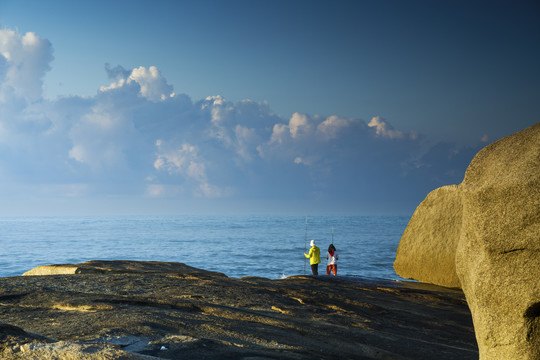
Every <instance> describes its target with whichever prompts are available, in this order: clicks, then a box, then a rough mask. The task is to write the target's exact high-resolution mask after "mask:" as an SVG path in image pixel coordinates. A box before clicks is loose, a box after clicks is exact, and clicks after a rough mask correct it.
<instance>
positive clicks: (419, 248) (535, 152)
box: [394, 123, 540, 359]
mask: <svg viewBox="0 0 540 360" xmlns="http://www.w3.org/2000/svg"><path fill="white" fill-rule="evenodd" d="M456 240H457V241H456ZM452 259H454V261H455V267H453V266H452V264H451V263H452ZM422 264H424V265H423V266H422ZM394 268H395V269H396V272H397V273H398V274H399V275H401V276H403V277H406V278H413V279H416V280H419V281H425V282H429V283H434V284H439V285H443V286H461V288H462V289H463V291H464V293H465V295H466V298H467V302H468V304H469V307H470V309H471V312H472V314H473V319H474V325H475V331H476V337H477V340H478V345H479V348H480V358H481V359H540V123H538V124H536V125H533V126H531V127H530V128H528V129H525V130H523V131H521V132H519V133H516V134H514V135H511V136H509V137H506V138H504V139H501V140H499V141H497V142H495V143H493V144H491V145H489V146H487V147H486V148H484V149H482V150H481V151H480V152H479V153H478V154H477V155H476V157H475V158H474V159H473V161H472V162H471V164H470V165H469V167H468V169H467V172H466V174H465V178H464V180H463V182H462V183H461V184H460V185H458V186H450V187H448V186H447V187H443V188H440V189H437V190H435V191H433V192H432V193H430V194H429V195H428V197H427V198H426V200H425V201H424V202H422V203H421V204H420V205H419V207H418V208H417V210H416V212H415V214H414V215H413V217H412V218H411V221H410V223H409V225H408V227H407V229H406V230H405V232H404V234H403V237H402V239H401V242H400V244H399V248H398V252H397V256H396V262H395V264H394ZM456 274H457V276H458V281H456Z"/></svg>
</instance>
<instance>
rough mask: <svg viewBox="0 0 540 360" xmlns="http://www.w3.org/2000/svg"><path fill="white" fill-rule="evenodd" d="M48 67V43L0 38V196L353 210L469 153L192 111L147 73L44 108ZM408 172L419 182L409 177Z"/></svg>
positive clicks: (251, 108)
mask: <svg viewBox="0 0 540 360" xmlns="http://www.w3.org/2000/svg"><path fill="white" fill-rule="evenodd" d="M51 59H52V47H51V45H50V43H49V42H48V41H47V40H43V39H40V38H39V37H38V36H36V35H35V34H33V33H28V34H26V35H20V34H18V33H16V32H13V31H10V30H0V185H4V190H3V191H4V193H5V192H7V191H9V190H6V189H9V187H8V186H7V185H5V184H8V183H9V184H13V183H18V184H27V186H28V187H29V188H33V187H34V186H35V184H48V185H47V186H53V185H54V184H58V186H59V188H60V187H62V186H64V185H63V184H71V185H70V188H69V191H68V193H69V196H72V197H84V196H91V195H95V194H106V195H115V194H118V193H121V194H125V193H130V194H132V195H134V196H141V195H142V196H143V197H146V198H174V199H189V198H231V200H233V201H234V200H236V199H240V198H243V199H244V200H245V199H249V200H250V201H254V202H257V201H258V200H259V199H269V200H270V201H280V200H284V201H285V200H286V201H295V200H297V199H300V200H301V201H304V200H306V199H314V198H315V197H316V198H317V199H326V200H328V199H330V198H332V199H334V198H335V199H336V201H340V202H343V203H347V204H352V205H351V206H353V207H354V204H355V203H362V204H365V203H368V202H369V200H370V199H372V200H373V203H377V201H376V200H378V198H376V197H377V196H381V197H385V199H388V201H391V198H392V197H393V196H403V195H401V193H400V192H398V191H397V190H395V191H394V190H392V189H399V188H402V187H403V186H408V185H410V186H413V187H415V188H418V189H420V190H419V192H421V193H422V195H424V194H425V190H426V183H427V181H428V180H427V179H430V176H429V174H426V171H428V170H429V169H430V166H434V165H432V164H437V166H436V169H437V172H438V173H441V174H446V173H450V172H449V171H448V169H450V168H451V169H450V170H452V171H453V172H454V173H456V174H457V173H459V171H457V170H455V169H458V170H459V166H457V165H456V164H457V163H458V160H459V161H462V162H464V161H465V160H463V159H465V158H466V156H465V155H462V154H468V153H466V152H465V153H460V155H459V156H458V155H453V157H451V158H449V157H448V156H449V154H454V153H453V152H450V150H449V149H448V148H446V147H442V148H440V149H435V150H433V151H431V152H429V151H426V149H425V148H426V144H425V141H424V138H423V137H422V136H421V135H420V134H418V133H416V132H412V131H411V132H409V133H405V132H403V131H401V130H396V129H394V128H393V127H392V125H391V124H390V123H389V122H388V121H386V120H383V119H382V118H380V117H374V118H373V119H371V121H370V122H369V124H366V123H365V122H364V121H363V120H361V119H346V118H342V117H340V116H337V115H333V116H329V117H326V118H323V117H320V116H316V115H309V114H300V113H294V114H293V115H292V116H291V117H290V118H289V119H286V118H282V117H280V116H278V115H276V114H275V113H274V112H273V111H272V110H271V109H270V107H269V105H268V103H266V102H256V101H253V100H249V99H245V100H242V101H239V102H236V103H234V102H231V101H228V100H227V99H225V98H224V97H222V96H219V95H216V96H209V97H207V98H205V99H202V100H200V101H196V102H192V101H191V99H190V98H189V96H187V95H185V94H180V95H178V94H174V93H173V87H172V86H171V85H169V84H168V83H167V81H166V79H165V78H164V77H163V76H162V75H161V73H160V72H159V70H158V69H157V68H156V67H153V66H150V67H148V68H146V67H137V68H135V69H132V70H126V69H124V68H123V67H121V66H117V67H116V68H110V67H109V66H106V67H105V70H106V71H107V73H108V75H109V78H110V79H111V80H110V81H112V82H111V83H110V84H109V85H107V86H103V87H101V88H100V91H99V92H98V93H97V94H96V96H93V97H78V96H72V97H64V98H60V99H58V100H55V101H48V100H44V99H42V96H41V90H42V89H41V88H42V78H43V75H44V74H45V72H46V71H47V70H48V69H49V63H50V61H51ZM381 138H385V139H389V140H391V141H380V139H381ZM418 154H420V155H422V154H430V156H431V157H429V156H424V157H422V156H420V155H418ZM411 159H416V160H418V161H417V162H416V163H414V162H412V161H411ZM441 159H442V160H441ZM403 164H405V166H409V167H408V168H407V171H406V172H404V171H403V168H404V165H403ZM408 164H413V165H414V164H421V166H411V165H408ZM441 164H442V165H441ZM445 166H446V167H447V168H448V169H447V168H445ZM434 168H435V166H434ZM415 171H421V172H422V177H419V178H413V177H412V175H411V174H417V173H418V174H419V172H415ZM403 173H406V176H408V177H405V178H404V175H403ZM407 179H410V180H409V182H407ZM442 181H443V180H440V181H439V182H442ZM446 182H447V183H451V181H446ZM430 184H431V183H430ZM18 186H22V185H18ZM1 189H2V186H0V190H1ZM373 189H380V190H381V191H380V192H379V193H377V191H374V190H373ZM314 194H317V195H316V196H315V195H314ZM64 195H65V194H64ZM420 200H421V199H420Z"/></svg>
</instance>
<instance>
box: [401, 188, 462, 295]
mask: <svg viewBox="0 0 540 360" xmlns="http://www.w3.org/2000/svg"><path fill="white" fill-rule="evenodd" d="M461 213H462V204H461V194H460V191H459V186H457V185H448V186H443V187H441V188H438V189H436V190H433V191H432V192H431V193H429V195H428V196H427V197H426V199H425V200H424V201H422V203H421V204H420V205H419V206H418V208H417V209H416V211H415V212H414V214H413V216H412V217H411V220H410V221H409V224H408V225H407V228H406V229H405V231H404V233H403V236H402V237H401V241H400V242H399V246H398V249H397V254H396V260H395V262H394V269H395V271H396V273H397V274H399V276H401V277H403V278H406V279H415V280H418V281H421V282H425V283H431V284H436V285H440V286H446V287H460V286H461V285H460V282H459V278H458V276H457V273H456V261H455V257H456V247H457V243H458V240H459V236H460V229H461Z"/></svg>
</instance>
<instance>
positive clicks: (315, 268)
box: [304, 240, 321, 275]
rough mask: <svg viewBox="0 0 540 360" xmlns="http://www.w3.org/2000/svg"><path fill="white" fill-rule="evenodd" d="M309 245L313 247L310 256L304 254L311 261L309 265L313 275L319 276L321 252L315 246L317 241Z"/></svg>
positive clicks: (312, 241)
mask: <svg viewBox="0 0 540 360" xmlns="http://www.w3.org/2000/svg"><path fill="white" fill-rule="evenodd" d="M309 245H311V249H309V254H306V253H304V255H305V256H306V257H307V258H308V259H309V264H310V265H311V272H312V273H313V275H319V263H320V262H321V250H320V249H319V248H318V247H317V246H315V240H311V242H310V243H309Z"/></svg>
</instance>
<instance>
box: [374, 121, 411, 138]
mask: <svg viewBox="0 0 540 360" xmlns="http://www.w3.org/2000/svg"><path fill="white" fill-rule="evenodd" d="M368 126H369V127H372V128H375V131H376V134H377V136H380V137H386V138H389V139H403V137H404V136H405V135H404V134H403V131H400V130H394V128H393V127H392V125H390V124H389V123H388V122H386V121H385V120H383V119H382V118H381V117H379V116H375V117H373V118H372V119H371V121H370V122H369V123H368Z"/></svg>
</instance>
